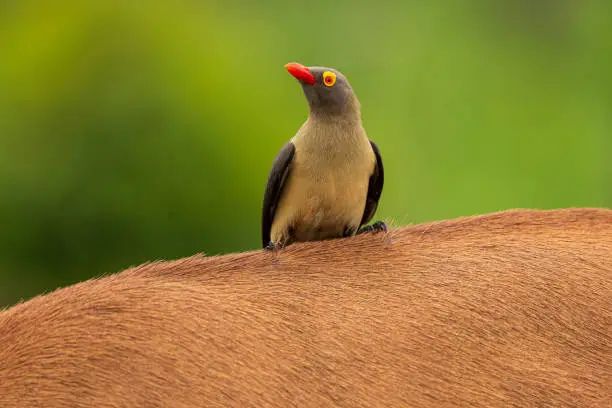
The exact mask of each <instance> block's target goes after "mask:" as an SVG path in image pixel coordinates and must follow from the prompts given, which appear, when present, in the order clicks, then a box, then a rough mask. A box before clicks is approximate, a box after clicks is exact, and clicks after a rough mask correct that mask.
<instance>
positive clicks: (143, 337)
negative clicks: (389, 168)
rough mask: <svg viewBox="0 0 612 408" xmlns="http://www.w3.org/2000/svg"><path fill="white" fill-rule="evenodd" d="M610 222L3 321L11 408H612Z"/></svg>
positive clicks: (282, 267)
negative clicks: (611, 397) (611, 407)
mask: <svg viewBox="0 0 612 408" xmlns="http://www.w3.org/2000/svg"><path fill="white" fill-rule="evenodd" d="M611 302H612V211H609V210H603V209H601V210H599V209H571V210H558V211H508V212H502V213H497V214H490V215H485V216H478V217H469V218H463V219H458V220H451V221H442V222H435V223H430V224H423V225H417V226H413V227H406V228H401V229H398V230H395V231H392V232H390V233H386V234H385V233H381V234H377V235H362V236H358V237H354V238H347V239H338V240H331V241H324V242H309V243H304V244H295V245H292V246H290V247H288V248H286V249H284V250H282V251H280V252H278V253H274V252H266V251H255V252H250V253H244V254H235V255H227V256H219V257H209V258H205V257H200V256H195V257H191V258H186V259H181V260H177V261H173V262H157V263H150V264H146V265H142V266H139V267H136V268H132V269H128V270H126V271H124V272H122V273H119V274H116V275H112V276H107V277H104V278H100V279H94V280H90V281H87V282H83V283H80V284H77V285H74V286H70V287H67V288H64V289H60V290H58V291H55V292H53V293H51V294H47V295H44V296H39V297H36V298H34V299H32V300H30V301H28V302H25V303H22V304H19V305H16V306H14V307H12V308H10V309H8V310H5V311H3V312H1V313H0V406H1V407H3V408H11V407H31V406H44V407H176V408H181V407H289V406H296V407H332V406H333V407H510V406H511V407H610V406H612V405H611V404H610V392H611V390H610V384H611V383H610V380H611V378H610V372H611V371H610V370H611V369H612V367H611V344H612V339H611V333H610V327H611V323H612V321H611V317H612V312H611V306H612V305H611Z"/></svg>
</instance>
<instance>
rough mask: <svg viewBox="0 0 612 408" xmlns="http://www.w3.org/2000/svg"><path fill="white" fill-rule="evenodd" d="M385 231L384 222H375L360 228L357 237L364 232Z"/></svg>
mask: <svg viewBox="0 0 612 408" xmlns="http://www.w3.org/2000/svg"><path fill="white" fill-rule="evenodd" d="M386 230H387V224H385V222H384V221H376V222H375V223H374V224H372V225H366V226H365V227H362V228H361V229H360V230H359V231H357V235H359V234H363V233H366V232H381V231H386Z"/></svg>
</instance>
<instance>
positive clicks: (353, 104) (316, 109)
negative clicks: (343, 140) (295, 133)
mask: <svg viewBox="0 0 612 408" xmlns="http://www.w3.org/2000/svg"><path fill="white" fill-rule="evenodd" d="M309 119H311V120H313V121H317V122H320V123H330V122H331V123H334V124H337V123H346V124H348V125H359V126H360V125H361V106H360V104H359V101H358V100H357V98H354V97H353V98H350V99H349V100H348V102H347V103H345V104H342V105H333V106H327V105H323V106H321V105H316V106H314V105H310V114H309Z"/></svg>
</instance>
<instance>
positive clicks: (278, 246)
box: [264, 241, 284, 251]
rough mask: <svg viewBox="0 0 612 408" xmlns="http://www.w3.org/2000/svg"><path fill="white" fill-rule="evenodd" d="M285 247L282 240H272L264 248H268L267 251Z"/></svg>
mask: <svg viewBox="0 0 612 408" xmlns="http://www.w3.org/2000/svg"><path fill="white" fill-rule="evenodd" d="M283 247H284V245H283V244H282V243H281V242H279V243H277V244H275V243H274V242H272V241H270V242H269V243H268V245H266V246H265V248H264V250H266V251H278V250H279V249H281V248H283Z"/></svg>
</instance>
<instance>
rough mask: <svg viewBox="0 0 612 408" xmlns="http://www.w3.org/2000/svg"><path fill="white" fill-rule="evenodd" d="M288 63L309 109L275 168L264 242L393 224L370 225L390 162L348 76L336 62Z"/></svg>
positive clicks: (277, 244)
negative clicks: (321, 64)
mask: <svg viewBox="0 0 612 408" xmlns="http://www.w3.org/2000/svg"><path fill="white" fill-rule="evenodd" d="M285 69H286V70H287V71H288V72H289V73H290V74H291V75H292V76H293V77H294V78H295V79H297V81H298V82H299V83H300V85H301V87H302V90H303V92H304V96H305V97H306V100H307V101H308V107H309V115H308V118H307V119H306V121H305V122H304V123H303V124H302V126H301V127H300V128H299V130H298V132H297V133H296V134H295V136H294V137H293V138H291V139H290V140H289V141H287V142H286V143H285V145H284V146H283V147H282V148H281V150H280V151H279V152H278V154H277V155H276V157H275V159H274V161H273V164H272V168H271V169H270V172H269V175H268V181H267V184H266V189H265V192H264V199H263V208H262V219H261V232H262V235H261V238H262V245H263V248H264V249H270V250H273V249H280V248H283V247H285V246H287V245H289V244H292V243H294V242H304V241H319V240H325V239H332V238H340V237H349V236H353V235H356V234H361V233H364V232H379V231H386V230H387V226H386V224H385V222H384V221H377V222H375V223H373V224H372V225H368V226H364V227H362V226H363V225H365V224H367V223H368V222H370V221H371V220H372V218H373V216H374V214H375V212H376V209H377V207H378V202H379V200H380V197H381V194H382V190H383V184H384V168H383V162H382V157H381V154H380V150H379V149H378V146H377V145H376V144H375V143H374V142H373V141H372V140H370V139H369V138H368V136H367V134H366V131H365V129H364V127H363V123H362V119H361V106H360V103H359V100H358V99H357V97H356V95H355V93H354V91H353V89H352V87H351V85H350V84H349V81H348V79H347V78H346V77H345V76H344V75H343V74H342V73H341V72H339V71H338V70H336V69H333V68H327V67H319V66H312V67H306V66H304V65H302V64H299V63H297V62H290V63H288V64H286V65H285Z"/></svg>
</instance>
